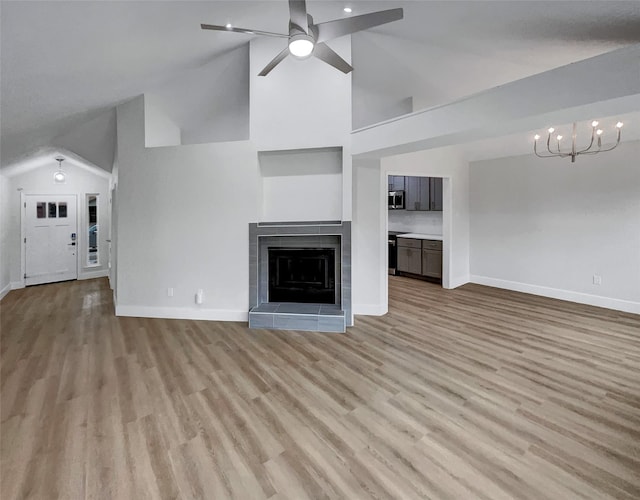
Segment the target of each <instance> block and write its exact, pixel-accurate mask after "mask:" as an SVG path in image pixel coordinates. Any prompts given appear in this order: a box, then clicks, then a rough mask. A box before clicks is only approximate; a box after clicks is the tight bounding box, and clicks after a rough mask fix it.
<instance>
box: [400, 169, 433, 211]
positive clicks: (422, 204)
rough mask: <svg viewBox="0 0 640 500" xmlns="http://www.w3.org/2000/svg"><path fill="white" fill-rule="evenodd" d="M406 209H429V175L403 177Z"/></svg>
mask: <svg viewBox="0 0 640 500" xmlns="http://www.w3.org/2000/svg"><path fill="white" fill-rule="evenodd" d="M405 185H406V189H405V208H406V210H429V206H430V203H429V177H406V178H405Z"/></svg>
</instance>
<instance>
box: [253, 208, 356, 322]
mask: <svg viewBox="0 0 640 500" xmlns="http://www.w3.org/2000/svg"><path fill="white" fill-rule="evenodd" d="M249 237H250V238H249V292H250V300H249V327H250V328H269V329H280V330H308V331H326V332H344V331H345V328H346V327H347V326H351V325H352V324H353V319H352V316H351V223H350V222H341V221H329V222H295V223H293V222H292V223H259V224H250V225H249Z"/></svg>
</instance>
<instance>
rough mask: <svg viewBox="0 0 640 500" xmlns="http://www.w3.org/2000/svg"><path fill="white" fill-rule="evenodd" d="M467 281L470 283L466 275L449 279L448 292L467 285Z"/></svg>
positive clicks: (469, 278)
mask: <svg viewBox="0 0 640 500" xmlns="http://www.w3.org/2000/svg"><path fill="white" fill-rule="evenodd" d="M469 281H471V277H470V276H469V275H468V274H466V275H464V276H456V277H454V278H451V280H450V281H449V290H451V289H453V288H458V287H459V286H462V285H466V284H467V283H469Z"/></svg>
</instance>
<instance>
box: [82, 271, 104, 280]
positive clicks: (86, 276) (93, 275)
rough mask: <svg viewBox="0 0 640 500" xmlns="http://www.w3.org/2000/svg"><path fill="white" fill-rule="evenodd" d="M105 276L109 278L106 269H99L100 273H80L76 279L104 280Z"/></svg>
mask: <svg viewBox="0 0 640 500" xmlns="http://www.w3.org/2000/svg"><path fill="white" fill-rule="evenodd" d="M106 276H109V270H108V269H101V270H100V271H88V272H83V273H80V274H79V275H78V279H79V280H92V279H95V278H104V277H106Z"/></svg>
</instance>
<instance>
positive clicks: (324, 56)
mask: <svg viewBox="0 0 640 500" xmlns="http://www.w3.org/2000/svg"><path fill="white" fill-rule="evenodd" d="M313 55H314V56H316V57H317V58H318V59H320V60H321V61H324V62H326V63H327V64H330V65H331V66H333V67H334V68H336V69H339V70H340V71H342V72H343V73H349V72H351V71H352V70H353V68H352V67H351V65H350V64H349V63H348V62H347V61H345V60H344V59H342V57H340V56H339V55H338V54H337V53H336V52H335V51H334V50H333V49H332V48H331V47H329V46H328V45H327V44H326V43H322V42H321V43H316V46H315V47H314V48H313Z"/></svg>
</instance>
